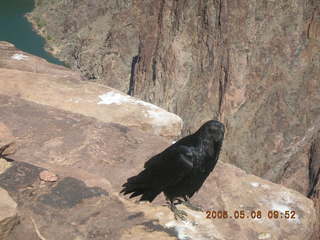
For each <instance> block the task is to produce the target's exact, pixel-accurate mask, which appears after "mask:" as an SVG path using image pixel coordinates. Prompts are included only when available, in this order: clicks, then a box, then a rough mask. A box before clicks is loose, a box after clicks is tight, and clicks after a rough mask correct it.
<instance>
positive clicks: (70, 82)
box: [0, 42, 182, 139]
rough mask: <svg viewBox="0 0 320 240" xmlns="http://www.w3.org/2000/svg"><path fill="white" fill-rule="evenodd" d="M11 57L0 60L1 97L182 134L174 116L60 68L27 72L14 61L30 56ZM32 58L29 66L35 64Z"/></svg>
mask: <svg viewBox="0 0 320 240" xmlns="http://www.w3.org/2000/svg"><path fill="white" fill-rule="evenodd" d="M1 46H2V48H1ZM3 46H7V45H6V43H3V42H0V52H1V51H2V49H3V48H4V47H3ZM12 48H13V47H12ZM15 51H16V52H19V51H18V50H15ZM12 54H14V51H13V50H11V51H10V53H9V54H8V53H7V51H4V56H2V58H1V60H0V68H1V71H0V94H5V95H8V96H19V97H20V98H23V99H26V100H28V101H33V102H36V103H39V104H44V105H48V106H52V107H55V108H59V109H62V110H66V111H70V112H74V113H79V114H83V115H85V116H90V117H94V118H96V119H98V120H100V121H103V122H114V123H119V124H122V125H125V126H128V127H135V128H138V129H141V130H144V131H147V132H150V133H153V134H156V135H160V136H163V137H166V138H169V139H174V138H177V137H178V136H179V135H180V133H181V129H182V120H181V118H180V117H178V116H177V115H175V114H173V113H170V112H167V111H165V110H164V109H162V108H159V107H157V106H155V105H153V104H150V103H147V102H144V101H141V100H139V99H137V98H133V97H131V96H128V95H126V94H124V93H122V92H120V91H117V90H115V89H112V88H110V87H107V86H103V85H100V84H97V83H92V82H84V81H79V79H76V78H74V75H73V74H72V72H71V71H69V70H67V69H65V68H63V67H60V66H59V67H56V66H52V64H48V63H45V64H43V65H41V64H40V65H39V66H42V67H43V68H44V69H48V71H45V70H43V71H29V69H27V70H26V69H25V68H24V67H21V66H20V65H15V63H12V61H18V62H19V61H25V62H28V61H29V57H28V58H25V59H22V60H16V59H12V58H11V57H10V56H11V55H12ZM26 56H27V55H26ZM28 56H29V55H28ZM5 57H7V58H5ZM30 58H31V60H30V61H31V63H30V65H33V64H34V63H33V62H32V61H33V60H32V57H31V56H30ZM33 58H35V57H33ZM8 66H10V67H8ZM28 66H29V65H28ZM36 66H38V65H36ZM61 68H62V69H61ZM50 69H53V70H52V71H53V72H52V71H50ZM59 70H61V72H59ZM56 72H57V73H56Z"/></svg>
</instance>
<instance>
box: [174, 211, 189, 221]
mask: <svg viewBox="0 0 320 240" xmlns="http://www.w3.org/2000/svg"><path fill="white" fill-rule="evenodd" d="M173 213H174V218H175V219H176V220H182V221H185V220H187V216H188V214H187V213H186V212H185V211H183V210H179V209H176V210H175V211H174V212H173Z"/></svg>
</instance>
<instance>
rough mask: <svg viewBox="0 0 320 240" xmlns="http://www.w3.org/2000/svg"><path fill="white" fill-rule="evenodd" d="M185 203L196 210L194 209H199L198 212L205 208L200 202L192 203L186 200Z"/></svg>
mask: <svg viewBox="0 0 320 240" xmlns="http://www.w3.org/2000/svg"><path fill="white" fill-rule="evenodd" d="M182 204H183V205H185V206H186V207H187V208H189V209H191V210H194V211H198V212H203V211H204V208H203V207H202V206H200V205H198V204H194V203H191V202H190V201H185V202H183V203H182Z"/></svg>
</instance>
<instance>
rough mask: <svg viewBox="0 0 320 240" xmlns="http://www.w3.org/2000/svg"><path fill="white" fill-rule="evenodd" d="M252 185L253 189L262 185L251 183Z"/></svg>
mask: <svg viewBox="0 0 320 240" xmlns="http://www.w3.org/2000/svg"><path fill="white" fill-rule="evenodd" d="M250 185H251V186H252V187H260V183H258V182H251V183H250Z"/></svg>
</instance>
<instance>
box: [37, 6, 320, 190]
mask: <svg viewBox="0 0 320 240" xmlns="http://www.w3.org/2000/svg"><path fill="white" fill-rule="evenodd" d="M319 3H320V2H319V1H307V0H302V1H300V0H294V1H292V2H290V4H289V3H288V2H287V1H285V0H281V1H268V2H261V1H253V0H252V1H246V2H242V3H238V2H234V1H227V2H226V1H222V0H218V1H209V2H208V1H192V0H187V1H183V2H181V1H152V0H150V1H103V2H101V1H90V3H89V2H87V1H84V0H81V1H63V2H53V1H41V2H40V1H39V2H38V5H37V7H36V9H35V11H34V12H33V13H32V15H31V18H32V19H33V21H34V22H35V23H36V22H37V20H41V21H44V22H46V25H45V27H44V28H43V29H42V30H44V33H45V34H44V35H46V36H50V38H52V36H54V38H55V39H54V40H50V41H49V45H50V46H54V48H55V49H59V51H58V52H57V55H58V56H59V57H61V58H62V59H64V60H66V61H67V62H69V63H70V64H71V65H72V66H73V67H74V68H76V69H80V71H81V72H82V73H83V74H84V75H85V76H86V77H87V78H89V79H90V78H95V79H97V80H98V81H100V82H103V83H105V84H107V85H109V86H112V87H115V88H118V89H120V90H122V91H126V92H127V91H128V92H130V93H131V94H134V95H136V96H139V97H141V98H142V99H145V100H148V101H150V102H152V103H155V104H157V105H159V106H162V107H164V108H165V109H167V110H169V111H172V112H175V113H177V114H178V115H179V116H181V117H182V119H183V120H184V122H185V131H184V133H188V132H191V131H194V130H195V129H196V128H197V127H198V126H199V125H201V123H203V122H204V121H206V120H208V119H211V118H213V117H217V118H219V119H220V120H222V121H223V122H224V123H225V124H226V126H227V130H228V131H227V133H226V138H225V145H224V154H223V155H222V158H223V159H224V160H225V161H227V162H230V163H233V164H236V165H237V166H240V167H241V168H242V169H245V170H246V171H248V172H251V173H254V174H256V175H259V176H262V177H264V178H266V179H269V180H272V181H273V182H278V183H279V182H282V183H284V184H286V185H287V186H289V187H292V188H294V189H296V190H298V191H300V192H301V193H304V194H305V193H306V192H307V189H308V185H309V183H308V159H307V157H306V154H305V153H307V152H308V150H307V149H308V146H306V149H305V148H304V147H303V146H305V144H307V145H309V144H310V142H305V141H304V139H305V138H306V137H307V136H308V135H310V132H311V135H313V133H314V132H315V126H316V125H317V122H318V118H319V114H320V111H319V108H318V107H317V106H318V102H319V100H320V95H319V92H320V82H319V75H320V65H319V64H320V59H319V54H318V53H319V52H320V39H319V25H320V17H319V16H320V10H319V9H320V5H319ZM48 9H51V10H50V11H48ZM35 26H36V24H35ZM83 53H85V54H83ZM307 139H308V138H307ZM297 148H298V150H297ZM295 175H298V176H299V180H298V181H296V180H295V179H296V178H295ZM287 178H289V180H287Z"/></svg>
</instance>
